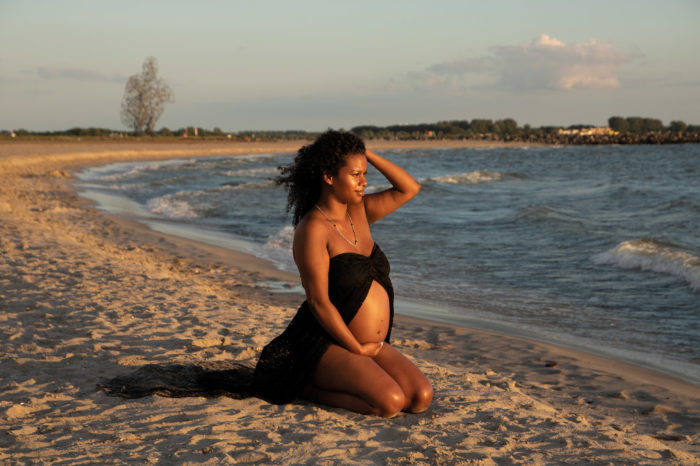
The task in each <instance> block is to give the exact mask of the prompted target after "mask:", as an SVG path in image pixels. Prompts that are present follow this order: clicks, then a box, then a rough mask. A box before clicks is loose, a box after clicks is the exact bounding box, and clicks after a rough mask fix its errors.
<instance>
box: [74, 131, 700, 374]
mask: <svg viewBox="0 0 700 466" xmlns="http://www.w3.org/2000/svg"><path fill="white" fill-rule="evenodd" d="M380 154H381V155H383V156H385V157H387V158H388V159H390V160H392V161H394V162H396V163H397V164H399V165H401V166H403V167H405V168H406V169H407V170H408V171H409V172H410V173H411V174H413V176H414V177H416V178H417V179H418V180H419V181H420V182H421V184H422V190H421V192H420V194H419V195H418V196H417V197H416V198H415V199H414V200H412V201H411V202H410V203H408V204H407V205H405V206H404V207H402V208H401V209H399V210H398V211H397V212H395V213H393V214H392V215H390V216H388V217H386V218H385V219H382V220H381V221H379V222H378V223H376V224H375V225H373V226H372V234H373V236H374V239H375V241H376V242H378V243H379V244H380V245H381V247H382V249H383V250H384V252H385V253H386V254H387V256H388V258H389V260H390V262H391V267H392V271H391V277H392V281H393V282H394V287H395V290H396V294H397V296H398V297H399V301H398V303H397V312H399V313H402V312H403V313H404V314H406V313H408V314H412V315H416V316H419V317H424V318H428V319H437V320H443V321H447V322H450V323H455V324H463V325H467V326H474V327H480V328H486V329H492V330H501V331H505V332H508V333H515V334H518V335H522V336H526V337H531V338H535V339H539V340H545V341H548V342H551V343H555V344H562V345H566V346H571V347H576V348H582V349H586V350H588V351H591V352H595V353H602V354H606V355H612V356H614V357H617V358H620V359H624V360H628V361H632V362H636V363H639V364H642V365H646V366H649V367H654V368H657V369H662V370H665V371H667V372H670V373H673V374H675V375H678V376H681V377H683V378H685V379H686V380H690V381H693V382H695V383H700V145H671V146H565V147H523V148H496V149H478V148H470V149H420V150H419V149H410V150H387V151H380ZM293 157H294V154H263V155H250V156H231V157H208V158H187V159H177V160H168V161H164V162H163V161H161V162H142V163H124V164H112V165H108V166H102V167H97V168H91V169H88V170H86V171H85V172H83V173H82V174H80V178H81V184H82V187H83V189H85V195H86V196H87V197H90V198H92V199H95V200H98V201H100V202H101V204H102V205H103V206H106V207H107V208H108V209H110V210H112V211H113V212H116V213H128V215H130V216H132V217H136V218H138V219H140V220H143V221H146V222H149V224H150V225H152V226H154V227H156V228H160V229H162V230H164V231H166V230H167V231H169V232H171V233H172V232H176V233H178V232H179V233H180V234H183V235H185V236H190V237H196V238H197V239H200V240H202V239H203V240H205V241H209V242H213V243H215V244H219V245H224V246H226V247H232V248H236V249H242V250H245V251H247V252H251V253H253V254H255V255H257V256H259V257H262V258H265V259H267V260H269V261H271V262H273V263H274V264H275V265H276V266H277V267H279V268H280V269H283V270H288V271H292V272H296V268H295V266H294V263H293V260H292V256H291V243H292V237H293V234H294V230H293V228H292V227H291V226H290V216H289V215H287V214H286V212H285V207H286V192H285V191H284V189H283V188H282V187H280V186H277V185H276V183H275V182H274V180H273V178H274V177H275V176H276V175H277V174H278V167H279V166H280V165H285V164H288V163H290V162H291V161H292V159H293ZM369 169H370V172H369V174H368V182H369V187H368V189H367V192H368V193H371V192H377V191H381V190H384V189H387V188H388V187H389V185H388V182H387V181H386V180H385V179H384V178H383V177H382V176H381V174H379V173H378V172H377V171H376V170H374V169H373V168H372V167H371V166H370V167H369ZM105 199H110V200H111V201H110V202H105ZM115 199H118V200H120V202H114V200H115ZM124 203H126V205H127V207H124V205H125V204H124ZM119 206H122V207H119ZM281 289H285V288H284V287H281Z"/></svg>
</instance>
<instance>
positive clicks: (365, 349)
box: [360, 341, 384, 358]
mask: <svg viewBox="0 0 700 466" xmlns="http://www.w3.org/2000/svg"><path fill="white" fill-rule="evenodd" d="M383 346H384V342H383V341H380V342H376V341H373V342H370V343H363V344H361V345H360V354H361V355H362V356H369V357H370V358H373V357H375V356H376V355H378V354H379V352H380V351H381V350H382V347H383Z"/></svg>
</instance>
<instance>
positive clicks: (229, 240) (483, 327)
mask: <svg viewBox="0 0 700 466" xmlns="http://www.w3.org/2000/svg"><path fill="white" fill-rule="evenodd" d="M73 185H74V186H77V187H78V189H79V190H80V191H81V194H80V195H81V196H82V197H84V198H86V199H88V200H90V201H92V202H94V203H95V207H96V208H98V209H100V210H103V211H104V212H105V213H106V214H108V215H113V216H119V217H123V218H126V219H129V220H131V221H134V222H136V223H138V224H141V225H143V226H145V227H146V228H148V229H151V230H154V231H156V232H158V233H162V234H165V235H169V236H174V237H179V238H182V239H184V240H186V241H187V240H189V241H194V242H196V243H200V244H201V243H203V244H206V245H209V246H214V247H220V248H223V249H225V250H232V251H235V252H238V253H241V254H247V255H250V256H251V258H255V259H256V260H260V261H263V262H264V263H265V264H267V267H268V268H266V270H267V273H268V274H269V275H274V274H275V273H276V272H277V273H279V274H281V275H278V276H277V278H276V279H275V280H279V281H278V282H277V283H275V282H274V281H273V282H269V283H267V285H268V286H269V287H270V288H271V289H273V290H275V289H277V290H278V291H277V292H292V291H291V290H292V288H293V287H296V289H297V290H299V293H298V294H299V296H300V300H299V303H301V301H302V300H303V299H304V298H303V293H304V292H303V289H301V284H300V283H299V279H298V276H297V275H295V274H294V273H292V272H288V271H285V270H282V269H280V268H278V267H276V266H275V264H274V263H272V262H270V261H268V260H267V259H265V258H262V257H258V256H256V255H255V251H254V246H253V245H252V243H250V242H249V241H247V240H244V239H238V238H235V237H234V236H233V235H230V234H226V233H222V232H218V231H215V230H210V231H207V230H204V229H201V228H198V227H197V226H191V227H190V226H187V225H184V224H182V223H177V222H172V223H171V222H168V221H158V220H152V219H147V218H146V217H147V216H148V213H147V212H141V211H140V209H141V206H139V205H136V204H134V205H131V201H129V200H128V199H126V198H123V197H119V196H112V195H103V194H102V193H99V192H98V191H91V190H90V188H89V187H88V188H85V187H84V186H82V187H81V185H80V182H75V183H73ZM125 204H126V205H125ZM282 277H283V278H284V279H283V280H282ZM270 278H272V277H270ZM265 282H268V281H267V280H265ZM396 302H397V306H396V307H397V309H400V310H398V311H397V315H402V316H404V317H411V318H415V319H418V320H420V321H426V322H433V323H436V324H446V325H454V326H456V327H464V328H468V329H471V330H478V331H486V332H492V333H495V334H500V335H502V336H504V337H507V338H521V339H525V340H531V341H533V342H536V343H542V344H545V345H552V346H554V347H559V348H561V349H564V350H570V351H579V352H582V353H586V354H588V355H591V356H596V357H600V358H605V359H610V360H613V361H616V362H620V363H625V364H630V365H633V366H637V367H639V368H640V369H644V370H650V371H655V372H657V373H660V374H663V375H664V376H666V377H670V378H673V379H677V380H678V381H680V382H682V383H689V384H691V385H694V386H696V387H697V388H700V379H697V378H693V377H691V376H690V374H689V373H687V372H686V373H684V371H683V369H684V367H685V366H686V365H687V363H685V362H684V361H673V360H667V359H661V358H659V357H655V359H656V363H653V362H650V361H649V357H650V355H645V354H644V353H640V352H629V351H628V352H627V353H624V352H623V350H621V349H616V348H613V347H598V348H595V347H593V346H594V345H595V344H596V342H595V341H589V342H586V341H584V340H582V339H580V338H577V339H575V340H570V341H568V342H563V341H558V340H557V338H556V336H555V335H549V337H548V336H547V335H546V334H545V333H543V332H542V331H541V330H540V331H538V329H536V328H528V329H522V328H518V327H517V326H515V325H514V324H509V323H503V322H499V321H497V320H495V319H488V318H486V317H475V316H465V315H463V314H452V313H450V310H449V309H450V308H449V306H447V305H444V304H442V303H427V302H421V301H418V300H414V299H410V298H406V297H403V296H400V295H397V296H396ZM586 343H588V344H586ZM623 353H624V354H623ZM684 375H685V377H684Z"/></svg>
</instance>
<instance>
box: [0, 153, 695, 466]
mask: <svg viewBox="0 0 700 466" xmlns="http://www.w3.org/2000/svg"><path fill="white" fill-rule="evenodd" d="M421 144H422V145H423V146H424V147H435V146H436V144H437V143H436V142H427V141H426V142H406V143H400V142H390V141H387V142H382V143H379V142H369V143H368V146H369V147H371V148H373V149H388V148H401V147H416V146H420V145H421ZM470 144H471V145H473V144H477V143H473V142H469V141H467V142H463V141H455V142H447V141H446V142H442V143H441V145H442V146H443V147H464V146H467V145H470ZM481 144H483V145H502V144H503V143H481ZM299 145H300V143H299V142H298V141H296V142H295V141H292V142H278V143H232V142H226V141H221V142H206V143H205V142H196V141H186V142H185V141H183V142H176V141H174V142H166V143H159V142H152V143H151V142H112V141H105V142H17V141H7V142H0V463H2V464H26V463H40V464H43V463H58V464H98V463H99V464H101V463H110V464H112V463H117V464H142V463H162V464H229V463H231V464H237V463H255V464H267V463H274V464H278V463H281V464H290V463H293V464H305V463H313V464H374V463H378V464H405V463H415V464H513V463H514V464H565V463H579V464H580V463H584V464H590V463H594V464H599V463H600V464H700V387H698V386H696V385H693V384H690V383H687V382H684V381H682V380H678V379H675V378H672V377H670V376H668V375H665V374H662V373H659V372H655V371H652V370H649V369H645V368H642V367H638V366H634V365H631V364H627V363H624V362H620V361H616V360H612V359H606V358H602V357H599V356H594V355H591V354H587V353H584V352H580V351H575V350H571V349H566V348H561V347H555V346H552V345H548V344H544V343H540V342H535V341H531V340H526V339H522V338H518V337H513V336H507V335H501V334H496V333H490V332H485V331H480V330H473V329H469V328H462V327H456V326H451V325H447V324H440V323H435V322H430V321H424V320H419V319H414V318H409V317H406V316H403V315H401V309H400V308H397V313H398V315H397V317H396V321H395V329H394V331H393V333H392V336H393V342H392V343H393V344H394V345H395V346H396V347H397V348H399V349H400V350H401V351H402V352H404V353H405V354H407V355H408V356H409V357H410V358H411V359H412V360H414V361H415V362H416V364H417V365H418V366H419V367H420V368H421V369H422V370H423V371H424V372H425V373H426V375H427V376H428V378H429V379H430V380H431V381H432V383H433V386H434V388H435V398H434V401H433V404H432V406H431V407H430V409H429V410H428V411H427V412H425V413H423V414H417V415H416V414H403V415H400V416H399V417H397V418H394V419H381V418H375V417H368V416H361V415H357V414H354V413H350V412H347V411H343V410H340V409H332V408H326V407H322V406H316V405H312V404H309V403H306V402H301V401H300V402H297V403H294V404H289V405H283V406H278V405H272V404H269V403H266V402H264V401H262V400H260V399H257V398H247V399H243V400H237V399H231V398H228V397H218V398H205V397H186V398H168V397H161V396H149V397H145V398H139V399H122V398H119V397H112V396H107V395H106V394H105V393H104V392H103V391H102V390H99V389H98V387H97V385H98V384H99V383H100V382H102V381H104V380H106V379H109V378H112V377H115V376H117V375H121V374H126V373H129V372H132V371H133V370H135V369H137V368H139V367H141V366H143V365H145V364H158V365H163V366H166V365H171V364H201V363H205V362H218V361H236V362H241V363H246V364H250V365H253V364H254V363H255V361H256V360H257V357H258V354H259V352H260V350H261V349H262V346H263V345H264V344H265V343H267V342H268V341H269V340H270V339H271V338H272V337H274V336H275V335H277V334H278V333H279V332H280V330H281V329H282V328H284V327H285V325H286V323H287V321H288V320H289V319H290V318H291V316H292V315H293V314H294V312H295V311H296V308H297V306H298V304H299V302H300V298H299V296H298V295H296V294H280V293H273V292H272V291H271V290H270V289H267V288H266V287H265V286H264V285H263V284H262V283H264V282H265V281H268V280H275V279H278V280H285V281H292V282H294V281H298V279H297V277H296V276H293V275H290V274H287V273H284V272H280V271H277V270H275V269H274V268H272V267H271V266H270V264H268V263H266V262H265V261H263V260H260V259H257V258H254V257H252V256H249V255H246V254H244V253H240V252H236V251H231V250H228V249H222V248H218V247H215V246H209V245H204V244H201V243H197V242H194V241H191V240H186V239H183V238H177V237H173V236H168V235H165V234H162V233H158V232H154V231H151V230H149V229H148V228H146V227H145V226H143V225H141V224H138V223H135V222H132V221H130V220H127V219H124V218H120V217H115V216H110V215H108V214H106V213H104V212H102V211H100V210H98V209H96V208H95V206H94V205H92V204H91V203H90V202H89V201H87V200H85V199H83V198H81V197H80V196H79V195H78V192H77V190H76V188H75V187H74V186H73V185H72V182H73V181H75V180H74V178H73V175H72V174H73V173H75V172H76V171H78V170H80V169H81V168H84V167H86V166H94V165H101V164H107V163H112V162H123V161H137V160H154V159H167V158H175V157H184V156H187V157H194V156H211V155H235V154H251V153H270V152H293V151H296V150H297V149H298V147H299ZM516 145H519V146H521V145H522V144H516Z"/></svg>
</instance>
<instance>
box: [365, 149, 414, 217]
mask: <svg viewBox="0 0 700 466" xmlns="http://www.w3.org/2000/svg"><path fill="white" fill-rule="evenodd" d="M365 157H367V162H369V163H371V164H372V166H374V168H376V169H377V170H379V172H380V173H381V174H382V175H384V177H385V178H386V179H387V180H388V181H389V183H391V188H389V189H387V190H386V191H382V192H379V193H372V194H368V195H366V196H365V198H364V203H365V211H366V212H367V221H368V222H369V223H370V224H371V223H374V222H376V221H377V220H379V219H380V218H382V217H385V216H387V215H389V214H390V213H392V212H393V211H395V210H396V209H398V208H399V207H401V206H402V205H404V204H405V203H407V202H408V201H410V200H411V199H412V198H413V197H414V196H415V195H416V194H418V191H420V184H419V183H418V181H416V179H415V178H413V177H412V176H411V175H409V174H408V172H407V171H406V170H404V169H403V168H401V167H399V166H398V165H396V164H395V163H393V162H390V161H389V160H387V159H385V158H383V157H381V156H379V155H377V154H375V153H374V152H372V151H371V150H369V149H367V150H366V151H365Z"/></svg>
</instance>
